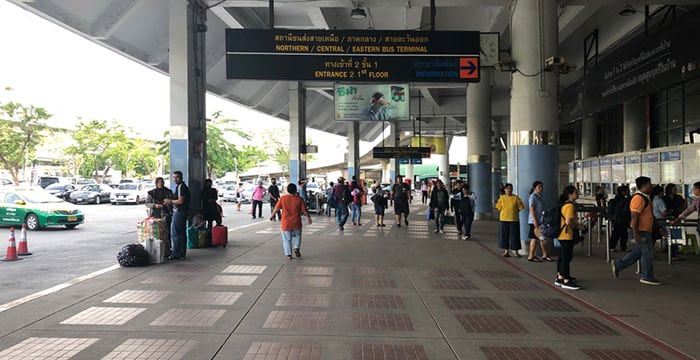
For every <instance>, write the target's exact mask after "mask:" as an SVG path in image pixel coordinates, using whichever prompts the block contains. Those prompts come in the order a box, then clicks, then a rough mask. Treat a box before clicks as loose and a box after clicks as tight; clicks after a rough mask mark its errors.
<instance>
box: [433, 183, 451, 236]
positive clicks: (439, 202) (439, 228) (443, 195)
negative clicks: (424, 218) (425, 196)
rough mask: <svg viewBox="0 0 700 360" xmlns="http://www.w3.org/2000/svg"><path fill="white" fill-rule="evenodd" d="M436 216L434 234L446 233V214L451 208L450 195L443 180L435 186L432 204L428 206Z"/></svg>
mask: <svg viewBox="0 0 700 360" xmlns="http://www.w3.org/2000/svg"><path fill="white" fill-rule="evenodd" d="M428 206H429V207H430V209H431V211H432V212H433V214H435V230H434V231H433V232H434V233H438V232H439V233H440V234H444V233H445V230H444V229H445V212H446V211H447V209H448V208H449V207H450V194H449V193H448V192H447V189H445V185H444V184H443V183H442V180H438V181H437V183H436V184H435V189H433V192H432V194H430V204H429V205H428Z"/></svg>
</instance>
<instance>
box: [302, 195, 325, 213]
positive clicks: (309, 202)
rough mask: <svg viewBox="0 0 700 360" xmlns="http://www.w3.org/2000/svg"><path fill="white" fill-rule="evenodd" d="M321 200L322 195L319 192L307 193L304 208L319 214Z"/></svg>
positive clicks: (321, 204)
mask: <svg viewBox="0 0 700 360" xmlns="http://www.w3.org/2000/svg"><path fill="white" fill-rule="evenodd" d="M323 202H324V200H323V195H322V194H321V193H320V192H317V193H315V194H311V193H309V194H308V196H307V197H306V208H307V209H308V210H309V212H310V213H314V214H321V213H323Z"/></svg>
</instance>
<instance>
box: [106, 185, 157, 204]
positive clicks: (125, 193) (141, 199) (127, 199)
mask: <svg viewBox="0 0 700 360" xmlns="http://www.w3.org/2000/svg"><path fill="white" fill-rule="evenodd" d="M147 197H148V192H147V188H146V185H144V184H138V183H124V184H119V187H118V188H116V189H115V190H114V191H113V192H112V195H110V196H109V202H111V203H112V205H116V204H139V203H145V202H146V198H147Z"/></svg>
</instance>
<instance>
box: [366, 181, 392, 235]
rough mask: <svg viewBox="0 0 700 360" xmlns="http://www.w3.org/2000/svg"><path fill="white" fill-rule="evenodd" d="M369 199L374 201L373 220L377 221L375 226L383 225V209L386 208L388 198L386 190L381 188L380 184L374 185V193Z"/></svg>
mask: <svg viewBox="0 0 700 360" xmlns="http://www.w3.org/2000/svg"><path fill="white" fill-rule="evenodd" d="M370 199H371V200H372V202H373V203H374V220H375V222H376V223H377V227H385V226H386V225H384V211H385V210H386V208H387V205H388V203H389V200H388V199H387V198H386V191H384V189H382V186H381V185H380V184H375V185H374V195H372V197H371V198H370Z"/></svg>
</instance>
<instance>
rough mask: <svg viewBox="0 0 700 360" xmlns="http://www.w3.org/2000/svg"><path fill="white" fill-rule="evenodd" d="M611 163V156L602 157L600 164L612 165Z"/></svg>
mask: <svg viewBox="0 0 700 360" xmlns="http://www.w3.org/2000/svg"><path fill="white" fill-rule="evenodd" d="M610 163H612V159H611V158H602V159H600V166H608V165H610Z"/></svg>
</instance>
